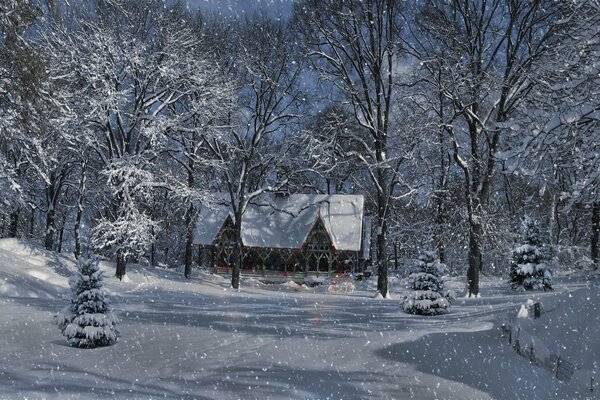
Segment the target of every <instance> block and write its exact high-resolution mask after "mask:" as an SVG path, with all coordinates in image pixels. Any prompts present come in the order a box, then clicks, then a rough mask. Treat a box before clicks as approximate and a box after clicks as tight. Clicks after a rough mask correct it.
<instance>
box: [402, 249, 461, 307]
mask: <svg viewBox="0 0 600 400" xmlns="http://www.w3.org/2000/svg"><path fill="white" fill-rule="evenodd" d="M445 269H446V266H445V265H444V264H443V263H441V262H440V261H439V259H438V258H437V256H436V254H435V253H434V252H432V251H424V252H422V253H421V254H420V255H419V257H418V259H417V264H416V266H415V270H414V272H412V273H411V274H410V277H409V285H410V287H411V288H412V290H413V292H412V293H410V294H409V295H407V296H406V298H405V299H404V302H403V304H402V310H403V311H404V312H407V313H411V314H420V315H435V314H440V313H442V312H444V311H445V310H446V309H447V308H448V307H449V306H450V303H449V301H448V299H447V298H446V296H445V294H444V278H443V274H444V271H445Z"/></svg>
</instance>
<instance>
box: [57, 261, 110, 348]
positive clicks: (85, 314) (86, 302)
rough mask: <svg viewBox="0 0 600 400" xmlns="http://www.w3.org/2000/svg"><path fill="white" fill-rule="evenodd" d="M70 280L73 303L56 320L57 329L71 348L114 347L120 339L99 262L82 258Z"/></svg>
mask: <svg viewBox="0 0 600 400" xmlns="http://www.w3.org/2000/svg"><path fill="white" fill-rule="evenodd" d="M77 269H78V271H77V272H76V273H75V274H74V275H73V276H71V278H69V286H70V287H71V295H72V297H71V304H70V305H69V306H67V307H65V308H64V309H63V310H62V311H61V312H60V313H59V315H58V317H57V323H58V328H59V329H60V331H61V332H62V334H63V335H64V336H65V337H66V338H67V341H68V342H69V344H70V345H71V346H75V347H83V348H93V347H98V346H106V345H110V344H113V343H115V342H116V341H117V338H118V337H119V332H118V331H117V329H116V322H117V321H116V319H115V317H114V316H113V314H112V310H111V308H110V302H109V300H108V296H107V295H106V293H105V292H104V291H103V290H102V271H100V270H99V269H98V260H96V259H84V258H80V259H79V261H78V263H77Z"/></svg>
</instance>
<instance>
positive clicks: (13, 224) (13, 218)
mask: <svg viewBox="0 0 600 400" xmlns="http://www.w3.org/2000/svg"><path fill="white" fill-rule="evenodd" d="M20 214H21V207H18V208H17V209H16V210H14V211H13V212H12V213H10V224H9V226H8V237H10V238H16V237H17V233H18V229H19V215H20Z"/></svg>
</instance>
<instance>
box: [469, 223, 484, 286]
mask: <svg viewBox="0 0 600 400" xmlns="http://www.w3.org/2000/svg"><path fill="white" fill-rule="evenodd" d="M480 231H481V227H480V226H479V225H477V224H471V226H470V227H469V269H468V270H467V283H468V284H469V297H476V296H477V295H479V271H480V270H481V264H482V260H481V247H480V244H479V239H480V237H481V236H480V234H481V232H480Z"/></svg>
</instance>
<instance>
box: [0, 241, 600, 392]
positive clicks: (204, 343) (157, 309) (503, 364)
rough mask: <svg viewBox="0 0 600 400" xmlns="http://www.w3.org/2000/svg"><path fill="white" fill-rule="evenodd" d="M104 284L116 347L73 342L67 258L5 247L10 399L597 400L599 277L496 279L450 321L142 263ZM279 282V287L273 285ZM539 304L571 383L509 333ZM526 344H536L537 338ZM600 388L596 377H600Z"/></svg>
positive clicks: (363, 292)
mask: <svg viewBox="0 0 600 400" xmlns="http://www.w3.org/2000/svg"><path fill="white" fill-rule="evenodd" d="M101 267H102V269H105V270H106V276H107V277H106V279H105V288H106V289H107V290H108V291H109V293H110V294H111V299H112V302H113V307H114V309H115V312H116V314H117V316H118V318H119V319H120V320H121V323H120V324H119V325H118V328H119V330H120V332H121V335H122V337H121V338H120V340H119V341H118V342H117V344H115V345H113V346H110V347H105V348H97V349H93V350H83V349H76V348H71V347H69V346H67V345H66V342H65V339H64V338H63V337H62V336H61V335H60V332H59V330H58V329H57V327H56V326H55V324H54V322H53V318H54V317H53V316H54V314H55V313H56V312H58V311H59V310H60V309H61V308H62V307H63V306H64V305H66V304H67V303H68V299H69V291H68V284H67V279H68V276H69V275H70V274H71V273H72V272H73V270H74V268H75V267H74V263H73V260H72V259H71V258H68V257H64V256H57V255H55V254H53V253H47V252H45V251H43V250H41V249H39V248H37V247H33V246H30V245H28V244H27V243H26V242H22V241H16V240H9V239H5V240H0V363H1V364H0V366H1V368H0V399H24V398H27V399H45V398H49V399H69V398H93V399H97V398H100V399H158V398H173V399H289V398H293V399H386V398H389V399H409V398H414V399H490V398H493V399H586V398H590V399H591V398H600V387H599V386H600V385H598V386H597V387H596V390H595V391H594V392H591V391H589V385H590V378H591V377H592V376H594V375H593V374H599V373H600V368H599V367H600V365H598V361H599V360H600V335H599V334H598V332H599V328H600V287H599V281H600V279H597V278H596V279H592V280H586V279H585V278H584V277H573V276H571V277H563V278H560V279H557V282H556V284H555V287H556V291H555V292H551V293H533V294H532V293H529V294H513V293H510V291H509V290H508V286H507V284H505V283H504V282H502V281H501V280H498V279H495V280H491V279H490V280H484V281H483V282H482V297H481V298H479V299H465V298H464V297H462V295H463V294H464V284H463V283H462V282H461V281H460V280H459V279H456V280H452V281H451V282H450V285H451V286H452V288H453V289H454V290H455V291H456V292H457V299H456V300H455V301H454V303H453V304H452V306H451V308H450V309H449V312H448V313H446V314H444V315H441V316H429V317H419V316H412V315H408V314H405V313H403V312H401V311H400V298H401V292H403V291H404V290H405V289H404V287H403V286H402V285H401V282H399V280H394V281H392V293H391V294H392V299H391V300H389V299H388V300H382V299H376V298H373V294H374V290H373V289H372V287H373V283H366V284H363V285H362V286H359V287H358V290H356V291H354V292H351V293H347V292H346V293H339V292H338V293H332V292H329V291H327V290H326V288H314V289H313V288H298V287H297V286H295V285H291V284H288V285H279V286H277V287H275V286H265V285H262V284H260V283H258V282H256V281H248V282H246V285H244V286H243V287H242V289H241V290H240V291H239V292H238V291H232V290H231V289H229V288H228V281H227V280H225V279H222V278H220V277H217V276H213V275H198V276H197V277H196V278H194V279H192V280H191V281H186V280H185V279H184V278H183V277H182V276H181V274H179V273H176V272H173V271H167V270H163V269H158V268H156V269H153V268H141V267H135V266H130V267H129V271H128V274H127V279H126V281H124V282H119V281H118V280H116V279H115V278H113V277H112V275H113V266H112V265H110V264H102V266H101ZM275 289H276V290H275ZM528 299H537V300H540V301H541V302H542V305H543V310H544V311H545V313H543V314H542V318H540V319H537V320H533V319H516V320H515V321H516V322H514V324H515V325H516V324H519V326H520V329H521V330H522V332H523V341H524V342H525V341H531V340H533V341H534V342H535V346H536V348H539V349H540V353H541V352H547V353H556V354H560V355H561V356H562V357H565V358H566V359H568V360H569V361H571V362H573V363H574V364H575V365H576V366H577V367H578V368H579V370H577V371H575V375H574V377H573V379H572V380H571V381H570V382H568V383H564V382H560V381H558V380H557V379H556V378H554V377H553V374H552V372H551V371H550V370H548V369H545V368H541V367H537V366H534V365H532V364H530V362H529V361H528V359H527V358H525V357H522V356H519V355H518V354H517V353H516V352H515V350H514V349H513V348H512V347H510V346H509V345H508V340H507V338H506V337H503V332H502V330H501V329H500V326H501V324H502V323H503V322H504V321H506V320H507V319H508V318H510V317H514V316H516V315H517V312H518V310H519V308H520V305H521V304H524V303H526V302H527V300H528ZM526 344H527V343H526ZM598 380H600V379H596V384H597V383H598Z"/></svg>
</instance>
